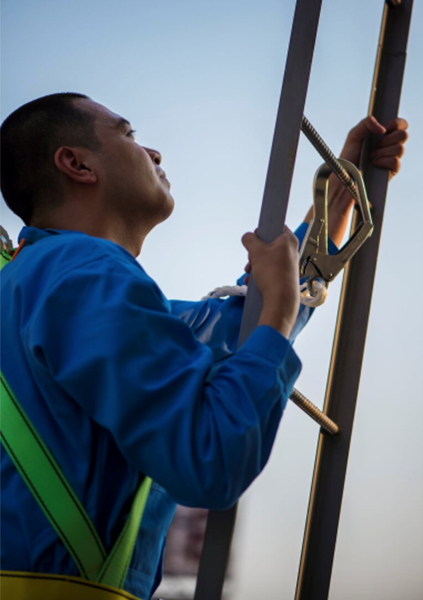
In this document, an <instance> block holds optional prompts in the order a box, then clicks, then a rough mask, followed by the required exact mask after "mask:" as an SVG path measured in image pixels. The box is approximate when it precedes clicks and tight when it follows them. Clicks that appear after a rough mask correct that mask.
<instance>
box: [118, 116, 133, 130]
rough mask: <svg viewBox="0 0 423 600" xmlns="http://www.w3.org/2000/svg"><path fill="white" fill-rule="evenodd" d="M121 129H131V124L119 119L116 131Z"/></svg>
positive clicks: (121, 118)
mask: <svg viewBox="0 0 423 600" xmlns="http://www.w3.org/2000/svg"><path fill="white" fill-rule="evenodd" d="M123 127H131V123H130V122H129V121H128V120H127V119H124V118H123V117H120V119H118V121H117V123H116V129H122V128H123Z"/></svg>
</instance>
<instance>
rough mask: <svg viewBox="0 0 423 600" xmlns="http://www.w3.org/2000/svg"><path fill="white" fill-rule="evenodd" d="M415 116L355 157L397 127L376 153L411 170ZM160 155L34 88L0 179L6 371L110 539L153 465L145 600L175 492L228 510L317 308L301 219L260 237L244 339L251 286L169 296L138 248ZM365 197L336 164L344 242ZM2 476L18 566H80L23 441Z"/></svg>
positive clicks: (79, 100) (163, 206)
mask: <svg viewBox="0 0 423 600" xmlns="http://www.w3.org/2000/svg"><path fill="white" fill-rule="evenodd" d="M406 128H407V123H406V122H405V121H404V120H401V119H398V120H395V121H394V122H392V123H390V124H387V125H386V128H385V127H383V126H382V125H380V124H379V123H377V122H376V121H375V119H373V118H371V117H368V118H366V119H364V120H363V121H362V122H361V123H359V125H358V126H357V127H356V128H354V129H353V130H352V131H351V132H350V134H349V136H348V138H347V142H346V144H345V147H344V150H343V154H342V156H343V157H345V158H348V159H349V160H352V161H353V162H357V161H358V158H359V154H360V149H361V144H362V140H363V138H364V135H365V134H366V133H367V132H368V131H369V132H371V133H375V134H379V135H382V136H383V137H382V140H381V142H380V144H379V149H378V150H377V151H376V152H375V154H374V156H373V161H374V164H375V165H376V166H379V167H382V168H388V169H390V170H391V171H392V173H393V174H394V173H396V172H397V171H398V170H399V159H400V157H401V156H402V153H403V145H404V143H405V141H406V138H407V133H406ZM160 164H161V156H160V153H159V152H157V151H156V150H153V149H150V148H145V147H143V146H140V145H138V144H137V143H136V142H135V140H134V136H133V131H132V129H131V126H130V124H129V123H128V122H127V121H126V120H125V119H123V118H122V117H120V116H119V115H116V114H115V113H113V112H111V111H109V110H108V109H107V108H105V107H104V106H101V105H100V104H97V103H95V102H93V101H92V100H90V99H89V98H87V97H86V96H83V95H78V94H57V95H52V96H47V97H45V98H41V99H38V100H35V101H34V102H32V103H29V104H27V105H24V106H23V107H21V108H20V109H18V110H17V111H15V112H14V113H13V114H12V115H10V116H9V117H8V119H6V121H5V122H4V124H3V126H2V181H1V188H2V192H3V195H4V198H5V200H6V202H7V203H8V205H9V206H10V208H11V209H12V210H13V211H14V212H16V214H18V215H19V216H20V217H21V218H22V219H23V220H24V222H25V224H26V227H24V228H23V230H22V232H21V235H20V241H21V247H22V249H21V251H20V252H19V254H18V255H17V257H16V260H14V262H13V263H12V264H10V265H8V266H7V268H6V269H5V270H4V271H3V273H2V295H3V297H2V315H1V316H2V330H3V334H2V372H3V375H4V377H5V378H6V380H7V382H8V383H9V385H10V387H11V389H12V390H13V392H14V394H15V396H16V397H17V398H18V400H19V402H20V403H21V405H22V407H23V409H24V410H25V412H26V413H27V415H28V417H29V419H30V420H31V422H32V424H33V425H34V427H35V428H36V430H37V431H38V433H39V434H40V436H41V438H42V439H43V440H44V442H45V444H46V445H47V446H48V448H49V450H50V451H51V453H52V455H53V456H54V458H55V459H56V461H57V462H58V464H59V466H60V468H61V470H62V472H63V473H64V475H65V477H66V478H67V480H68V481H69V483H70V485H71V487H72V488H73V490H74V492H75V493H76V495H77V496H78V498H79V499H80V501H81V502H82V504H83V506H84V507H85V510H86V511H87V513H88V515H89V517H90V518H91V520H92V522H93V523H94V526H95V528H96V529H97V531H98V533H99V535H100V538H101V540H102V542H103V544H104V546H105V548H106V549H110V548H111V546H112V545H113V543H114V541H115V540H116V538H117V536H118V535H119V533H120V531H121V529H122V527H123V525H124V523H125V521H126V520H127V516H128V511H129V509H130V506H131V502H132V499H133V497H134V494H135V491H136V489H137V488H138V486H139V483H140V481H142V479H143V478H144V476H149V477H151V478H152V479H153V481H154V483H153V486H152V490H151V493H150V496H149V500H148V503H147V506H146V510H145V513H144V516H143V519H142V523H141V528H140V532H139V536H138V540H137V543H136V547H135V551H134V554H133V557H132V561H131V564H130V568H129V571H128V576H127V578H126V581H125V585H124V589H125V590H127V591H128V592H130V593H132V594H135V595H136V596H138V597H141V598H144V599H147V598H150V597H151V595H152V594H153V592H154V590H155V589H156V588H157V586H158V584H159V582H160V577H161V564H162V560H163V551H164V543H165V542H164V541H165V535H166V531H167V529H168V527H169V524H170V522H171V519H172V516H173V513H174V510H175V503H176V502H178V503H181V504H184V505H187V506H197V507H205V508H211V509H223V508H227V507H229V506H231V505H233V504H234V503H235V502H236V501H237V499H238V498H239V497H240V495H241V494H242V493H243V491H244V490H245V489H246V488H247V487H248V486H249V485H250V483H251V482H252V481H253V480H254V478H255V477H256V476H257V475H258V474H259V473H260V472H261V471H262V469H263V468H264V466H265V464H266V462H267V460H268V457H269V454H270V451H271V448H272V444H273V441H274V438H275V435H276V432H277V429H278V425H279V422H280V419H281V416H282V412H283V409H284V407H285V405H286V402H287V398H288V397H289V395H290V393H291V391H292V387H293V385H294V382H295V380H296V378H297V376H298V374H299V371H300V362H299V360H298V358H297V356H296V354H295V353H294V351H293V349H292V347H291V342H292V341H293V339H294V338H295V336H296V335H297V333H298V332H299V330H300V329H301V328H302V327H303V325H304V324H305V323H306V322H307V320H308V318H309V316H310V314H311V311H310V309H308V308H305V307H301V308H300V309H299V293H298V253H297V252H298V240H297V238H296V237H295V236H294V235H293V234H292V233H291V232H290V231H289V229H287V228H286V230H285V232H284V233H283V234H282V235H281V236H280V237H279V238H277V239H276V240H275V241H274V242H273V243H271V244H265V243H263V242H262V241H261V240H259V238H258V237H257V236H256V235H255V234H252V233H248V234H246V235H245V236H244V238H243V244H244V245H245V247H246V249H247V251H248V253H249V267H248V269H250V268H252V270H253V272H254V278H255V281H256V283H257V286H258V288H259V290H260V292H261V294H262V297H263V310H262V313H261V316H260V320H259V324H258V327H257V328H256V329H255V331H254V332H253V333H252V334H251V336H250V338H249V339H248V340H247V341H246V342H245V343H244V344H243V346H242V347H241V348H240V349H239V350H236V346H237V338H238V333H239V326H240V320H241V314H242V308H243V299H241V298H230V299H228V300H226V301H221V300H209V301H206V302H198V303H190V302H172V303H170V302H168V301H167V300H166V298H164V296H163V294H162V293H161V291H160V290H159V288H158V287H157V285H156V284H155V283H154V281H153V280H152V279H151V278H150V277H149V276H148V275H147V274H146V273H145V271H144V270H143V269H142V267H141V266H140V264H139V263H138V262H137V261H136V260H135V258H136V257H137V256H138V255H139V253H140V251H141V249H142V245H143V242H144V239H145V237H146V236H147V234H148V233H149V232H150V231H151V230H152V229H153V228H154V227H155V226H156V225H157V224H159V223H160V222H162V221H164V220H165V219H166V218H168V217H169V216H170V214H171V213H172V210H173V204H174V201H173V198H172V196H171V194H170V184H169V182H168V180H167V178H166V174H165V172H164V171H163V169H162V168H161V166H160ZM352 205H353V201H352V200H351V198H350V197H349V196H348V194H347V193H346V192H345V190H344V189H343V187H342V186H341V184H339V183H338V181H337V180H336V179H335V180H334V181H333V182H332V184H331V197H330V235H331V237H332V239H333V241H334V242H335V243H336V244H340V242H341V240H342V237H343V235H344V232H345V228H346V225H347V221H348V216H349V214H350V211H351V207H352ZM310 217H311V214H310V213H309V215H308V216H307V218H306V220H308V219H310ZM302 232H303V233H302V234H304V226H303V228H302ZM22 240H25V241H24V242H22ZM2 482H3V497H2V500H3V501H2V527H3V544H2V568H3V569H5V570H10V571H31V572H41V573H61V574H70V575H76V574H77V573H78V571H77V568H76V566H75V564H74V562H73V561H72V558H71V557H70V555H69V554H68V552H67V550H66V548H65V546H64V545H63V544H62V542H61V541H60V540H59V539H58V536H57V534H56V532H55V531H54V530H53V528H52V527H51V526H50V524H49V522H48V521H47V519H46V517H45V516H44V514H43V512H42V511H41V509H40V508H39V506H38V504H37V502H36V501H35V499H34V498H33V496H32V494H31V492H30V491H29V489H28V488H27V486H26V485H25V483H24V481H23V479H22V478H21V476H20V475H19V473H18V472H17V471H16V469H15V467H14V465H13V464H12V462H11V460H10V458H9V456H8V455H7V454H6V453H3V457H2Z"/></svg>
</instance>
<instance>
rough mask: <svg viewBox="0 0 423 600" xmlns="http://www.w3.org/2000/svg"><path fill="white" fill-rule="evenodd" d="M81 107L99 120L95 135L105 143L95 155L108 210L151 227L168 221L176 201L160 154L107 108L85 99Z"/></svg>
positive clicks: (79, 101)
mask: <svg viewBox="0 0 423 600" xmlns="http://www.w3.org/2000/svg"><path fill="white" fill-rule="evenodd" d="M78 104H79V105H80V106H81V108H84V109H85V110H89V111H90V112H91V113H94V116H95V119H96V121H95V132H96V135H97V137H98V139H99V140H100V142H101V144H102V148H101V150H99V151H98V152H96V153H95V161H96V170H97V172H98V177H99V185H100V186H101V190H102V193H103V194H104V199H105V202H106V208H107V209H108V210H112V211H115V212H116V214H118V215H119V216H120V217H124V218H126V219H135V220H137V221H138V220H140V221H142V222H144V223H145V225H146V227H149V228H150V227H154V225H156V224H157V223H160V222H161V221H164V220H165V219H167V218H168V217H169V216H170V214H171V213H172V211H173V207H174V200H173V198H172V196H171V194H170V183H169V182H168V180H167V179H166V173H165V172H164V171H163V169H162V168H161V167H160V166H159V165H160V162H161V155H160V153H159V152H158V151H157V150H153V149H151V148H146V147H144V146H140V145H139V144H137V143H136V142H135V138H134V132H133V130H132V129H131V125H130V123H129V122H128V121H127V120H126V119H124V118H122V117H121V116H119V115H117V114H115V113H113V112H111V111H110V110H108V109H107V108H106V107H105V106H102V105H101V104H97V103H96V102H93V101H91V100H85V99H81V100H78Z"/></svg>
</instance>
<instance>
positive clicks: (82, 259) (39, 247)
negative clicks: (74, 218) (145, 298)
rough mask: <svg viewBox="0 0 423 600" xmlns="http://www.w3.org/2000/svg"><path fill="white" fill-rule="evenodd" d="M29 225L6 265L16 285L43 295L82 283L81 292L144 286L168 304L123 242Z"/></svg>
mask: <svg viewBox="0 0 423 600" xmlns="http://www.w3.org/2000/svg"><path fill="white" fill-rule="evenodd" d="M25 229H26V230H27V231H25V230H23V232H22V234H23V237H25V234H27V235H28V239H27V238H26V237H25V239H27V243H26V244H25V246H24V248H23V249H22V251H21V252H20V254H19V255H18V256H17V257H16V260H14V261H13V262H12V263H11V264H10V265H8V266H7V269H5V272H6V273H5V275H6V274H8V277H7V278H5V279H10V280H11V282H12V283H13V287H15V286H18V287H20V288H25V289H26V290H32V291H33V292H34V291H35V290H36V294H35V295H37V296H38V297H40V296H41V295H43V296H44V294H51V293H56V291H58V290H59V289H62V290H63V289H67V290H69V289H73V290H75V291H76V290H77V289H78V286H81V289H80V291H81V293H82V292H86V293H88V291H91V292H92V291H94V288H95V287H99V286H100V287H101V288H104V289H107V288H108V289H109V290H112V289H114V288H116V287H119V288H125V287H126V288H128V287H134V286H135V287H138V289H139V287H140V286H141V287H142V288H143V289H144V291H145V290H146V288H149V289H150V290H151V291H152V292H153V295H154V296H155V297H156V299H157V300H160V301H161V302H164V303H165V304H167V300H166V299H165V298H164V296H163V294H162V292H161V291H160V289H159V288H158V286H157V284H156V283H155V282H154V280H153V279H151V278H150V277H149V276H148V275H147V273H146V272H145V271H144V269H143V268H142V266H141V265H140V263H139V262H138V261H137V260H136V259H135V258H134V257H133V256H132V255H131V254H130V253H129V252H128V251H127V250H125V248H123V247H122V246H119V245H118V244H115V243H113V242H111V241H109V240H105V239H100V238H95V237H92V236H89V235H86V234H84V233H80V232H73V231H65V232H61V231H51V230H50V231H49V230H46V231H45V232H44V231H41V232H40V230H38V232H34V231H30V230H31V229H33V228H25ZM5 283H6V281H5ZM122 293H124V291H123V289H122Z"/></svg>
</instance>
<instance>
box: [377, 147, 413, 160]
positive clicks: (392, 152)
mask: <svg viewBox="0 0 423 600" xmlns="http://www.w3.org/2000/svg"><path fill="white" fill-rule="evenodd" d="M404 152H405V148H404V146H403V145H402V144H396V145H395V146H387V147H385V148H379V149H378V150H375V151H374V152H372V153H371V154H370V160H372V161H373V160H375V159H380V158H386V157H390V156H398V158H401V156H403V154H404Z"/></svg>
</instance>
